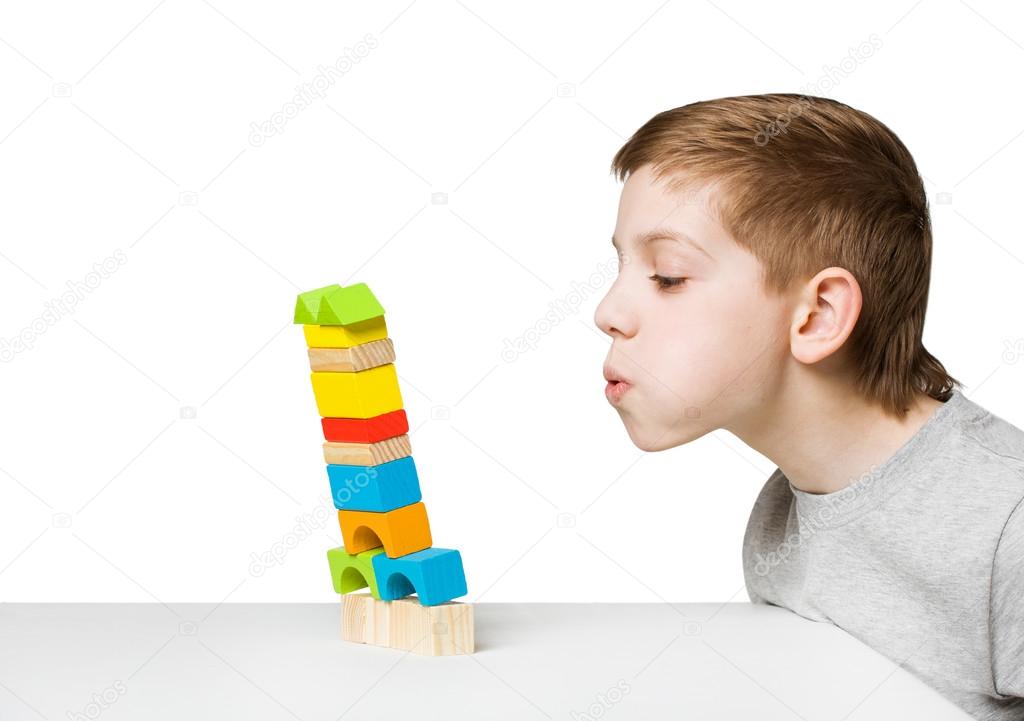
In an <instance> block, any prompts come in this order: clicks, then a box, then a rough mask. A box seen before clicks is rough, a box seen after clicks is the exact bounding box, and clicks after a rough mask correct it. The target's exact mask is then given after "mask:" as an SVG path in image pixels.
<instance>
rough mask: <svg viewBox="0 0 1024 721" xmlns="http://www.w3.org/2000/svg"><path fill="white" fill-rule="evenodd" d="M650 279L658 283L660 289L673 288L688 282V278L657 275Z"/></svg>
mask: <svg viewBox="0 0 1024 721" xmlns="http://www.w3.org/2000/svg"><path fill="white" fill-rule="evenodd" d="M650 279H651V280H653V281H654V282H655V283H657V284H658V287H659V288H673V287H675V286H677V285H682V284H683V282H685V281H686V278H668V277H666V276H664V275H658V274H657V273H655V274H654V275H652V276H650Z"/></svg>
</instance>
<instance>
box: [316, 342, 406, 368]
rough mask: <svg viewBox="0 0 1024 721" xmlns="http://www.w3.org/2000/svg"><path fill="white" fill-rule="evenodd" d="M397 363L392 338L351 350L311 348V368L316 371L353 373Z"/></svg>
mask: <svg viewBox="0 0 1024 721" xmlns="http://www.w3.org/2000/svg"><path fill="white" fill-rule="evenodd" d="M394 362H395V343H394V341H392V340H391V339H390V338H381V339H380V340H374V341H370V342H369V343H360V344H359V345H354V346H352V347H351V348H310V349H309V367H310V369H311V370H315V371H332V372H334V373H351V372H353V371H364V370H366V369H367V368H376V367H377V366H382V365H385V364H386V363H394Z"/></svg>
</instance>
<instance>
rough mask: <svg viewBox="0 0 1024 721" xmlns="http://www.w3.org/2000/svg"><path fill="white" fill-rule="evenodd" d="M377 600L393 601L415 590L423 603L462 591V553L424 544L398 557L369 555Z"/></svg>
mask: <svg viewBox="0 0 1024 721" xmlns="http://www.w3.org/2000/svg"><path fill="white" fill-rule="evenodd" d="M373 573H374V575H375V576H376V577H377V589H378V591H379V592H380V596H379V598H380V600H382V601H395V600H397V599H399V598H403V597H405V596H408V595H409V594H411V593H415V594H416V596H417V597H418V598H419V601H420V603H422V604H423V605H424V606H436V605H438V604H441V603H445V602H446V601H451V600H452V599H453V598H458V597H459V596H465V595H466V574H465V571H464V570H463V568H462V555H461V554H460V553H459V552H458V551H457V550H455V549H453V548H424V549H423V550H422V551H416V552H415V553H409V554H407V555H405V556H401V557H399V558H388V557H387V556H386V555H381V554H377V555H376V556H374V557H373Z"/></svg>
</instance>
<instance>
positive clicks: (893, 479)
mask: <svg viewBox="0 0 1024 721" xmlns="http://www.w3.org/2000/svg"><path fill="white" fill-rule="evenodd" d="M1022 499H1024V430H1022V429H1020V428H1018V427H1017V426H1015V425H1013V424H1012V423H1010V422H1009V421H1007V420H1006V419H1004V418H1002V417H1000V416H998V415H996V414H994V413H992V412H990V411H989V410H987V409H986V408H984V407H983V406H981V405H980V404H978V403H975V402H974V401H972V400H970V399H969V398H967V396H965V395H963V393H962V392H961V391H959V390H954V391H953V392H952V393H951V395H950V397H949V399H948V400H947V401H946V402H945V403H943V405H942V406H940V407H939V408H938V409H937V410H936V411H935V413H934V414H933V416H932V417H931V418H929V420H928V421H927V422H926V423H925V424H924V425H923V426H922V427H921V428H920V429H919V430H918V431H917V433H915V435H914V436H912V437H911V439H910V440H908V441H907V443H906V444H904V446H903V447H901V448H900V449H899V450H898V451H897V452H896V453H895V454H894V455H893V456H892V457H891V458H889V459H888V460H887V461H886V462H885V463H883V464H881V465H880V466H879V467H878V468H877V469H875V470H874V472H873V473H871V474H867V475H866V476H865V477H864V478H862V479H860V480H858V481H857V482H856V483H854V484H852V485H851V486H849V487H847V488H846V489H843V490H841V491H837V492H835V493H828V494H820V495H816V494H809V493H804V492H801V491H799V490H798V489H795V488H794V487H793V486H792V484H791V483H790V482H789V479H788V478H787V477H786V476H785V474H784V473H783V472H782V470H781V469H780V468H776V469H775V471H774V472H773V473H772V474H771V475H770V476H769V478H768V479H767V481H766V482H765V484H764V486H763V487H762V489H761V491H760V493H759V494H758V496H757V500H756V501H755V502H754V505H753V508H752V511H751V514H750V520H749V521H748V523H747V530H746V534H745V538H744V545H745V546H746V545H748V544H754V545H757V544H758V541H761V542H764V541H768V542H770V543H772V544H773V545H774V544H777V543H778V542H779V541H780V540H783V539H784V538H786V537H788V536H791V535H792V534H793V533H795V532H803V533H804V534H805V535H806V533H807V532H808V528H807V526H808V524H810V525H811V526H813V527H812V528H811V529H810V530H811V531H812V532H813V531H814V530H819V529H822V528H825V527H828V526H838V525H840V524H843V523H846V522H849V521H853V520H855V519H856V518H858V517H860V516H862V515H863V514H864V513H866V512H868V511H870V510H873V509H878V510H888V511H891V512H893V513H898V514H900V515H903V516H911V515H912V516H919V517H921V518H922V519H924V518H927V517H929V516H935V515H943V516H946V514H953V515H952V516H947V517H957V518H960V519H966V518H973V519H974V520H975V521H976V522H978V523H979V524H986V525H988V526H989V527H990V528H993V527H996V526H998V527H1000V528H1001V527H1002V526H1003V524H1005V523H1006V522H1007V521H1008V520H1009V517H1010V514H1011V513H1012V512H1013V511H1014V510H1015V509H1016V508H1017V507H1018V506H1019V505H1020V504H1021V501H1022ZM889 501H891V502H889ZM1022 513H1024V512H1022Z"/></svg>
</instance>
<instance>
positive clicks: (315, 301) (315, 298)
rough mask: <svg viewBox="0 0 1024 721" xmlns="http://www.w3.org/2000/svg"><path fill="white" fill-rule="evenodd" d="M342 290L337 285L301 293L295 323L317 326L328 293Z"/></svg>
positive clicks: (297, 300) (296, 301) (297, 301)
mask: <svg viewBox="0 0 1024 721" xmlns="http://www.w3.org/2000/svg"><path fill="white" fill-rule="evenodd" d="M339 289H341V286H340V285H338V284H337V283H334V284H333V285H326V286H324V287H323V288H317V289H316V290H311V291H308V292H306V293H299V297H298V298H297V299H296V300H295V321H294V322H295V323H302V324H316V323H319V322H320V321H319V320H317V319H318V318H319V316H320V304H321V302H322V301H323V298H324V296H325V295H327V294H328V293H332V292H334V291H336V290H339Z"/></svg>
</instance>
